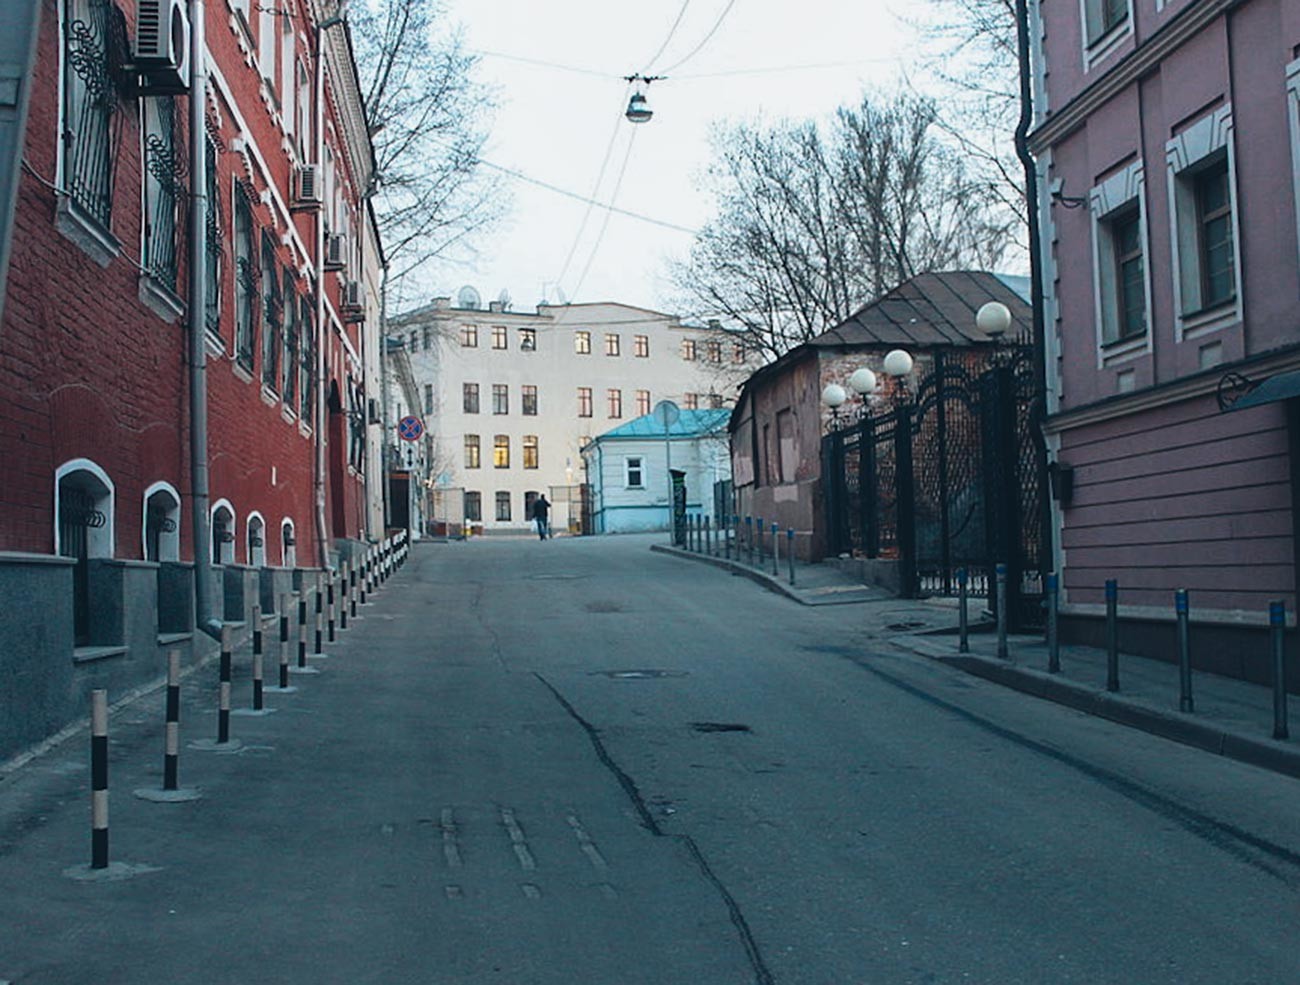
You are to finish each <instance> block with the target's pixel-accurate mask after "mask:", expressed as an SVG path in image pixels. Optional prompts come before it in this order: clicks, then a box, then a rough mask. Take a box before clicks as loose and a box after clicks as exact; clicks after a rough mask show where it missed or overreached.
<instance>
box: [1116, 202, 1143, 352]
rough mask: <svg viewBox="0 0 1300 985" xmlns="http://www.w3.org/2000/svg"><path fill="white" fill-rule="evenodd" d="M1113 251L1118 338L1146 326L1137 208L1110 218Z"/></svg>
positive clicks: (1133, 333) (1140, 222)
mask: <svg viewBox="0 0 1300 985" xmlns="http://www.w3.org/2000/svg"><path fill="white" fill-rule="evenodd" d="M1110 235H1111V241H1112V243H1113V244H1114V251H1115V288H1116V290H1115V299H1116V307H1117V309H1118V310H1117V315H1118V317H1117V319H1116V323H1117V328H1118V330H1119V337H1120V338H1125V339H1126V338H1130V337H1132V336H1134V335H1141V334H1143V333H1144V332H1145V331H1146V330H1147V305H1146V288H1145V283H1146V274H1145V272H1144V264H1143V259H1142V218H1141V215H1140V214H1139V212H1138V210H1137V209H1136V208H1134V209H1129V210H1128V211H1127V212H1125V213H1124V214H1123V215H1121V216H1118V217H1116V218H1115V219H1112V220H1111V222H1110Z"/></svg>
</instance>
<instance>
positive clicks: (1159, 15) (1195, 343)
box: [1030, 0, 1300, 679]
mask: <svg viewBox="0 0 1300 985" xmlns="http://www.w3.org/2000/svg"><path fill="white" fill-rule="evenodd" d="M1031 17H1032V19H1033V23H1032V25H1031V36H1032V37H1034V38H1035V39H1036V44H1037V45H1038V50H1037V51H1036V55H1038V56H1039V57H1038V59H1037V65H1038V71H1037V79H1036V100H1035V101H1036V104H1037V108H1038V115H1037V120H1036V126H1035V129H1034V131H1033V132H1032V134H1031V137H1030V144H1031V149H1032V150H1033V152H1034V154H1035V156H1036V157H1037V159H1038V163H1039V173H1040V188H1041V198H1040V202H1039V214H1040V216H1041V218H1042V224H1043V243H1044V246H1043V262H1044V283H1045V294H1046V322H1047V342H1046V347H1047V363H1048V365H1047V379H1048V389H1049V394H1048V411H1049V418H1048V422H1047V431H1048V440H1049V449H1050V451H1049V457H1050V458H1052V459H1054V460H1055V462H1056V467H1057V468H1058V469H1059V471H1060V476H1059V477H1058V478H1064V479H1065V481H1064V482H1058V484H1057V485H1058V493H1059V498H1058V499H1057V500H1056V503H1055V508H1056V510H1057V521H1058V522H1057V526H1058V529H1059V530H1060V537H1059V543H1058V544H1057V552H1058V556H1057V559H1056V562H1057V563H1056V567H1057V569H1058V570H1059V571H1061V572H1062V575H1063V585H1064V588H1063V600H1062V601H1063V613H1065V616H1066V618H1065V619H1064V621H1063V632H1066V633H1067V634H1068V633H1072V634H1074V635H1075V636H1076V637H1083V638H1091V639H1094V640H1097V639H1100V632H1101V630H1100V624H1099V618H1098V617H1099V616H1100V615H1101V613H1102V611H1103V598H1104V596H1103V591H1104V583H1105V581H1106V579H1108V578H1114V579H1117V581H1118V583H1119V591H1120V607H1121V612H1122V614H1123V616H1124V621H1125V626H1124V630H1123V634H1122V637H1121V645H1122V647H1123V648H1125V649H1132V650H1136V651H1147V652H1152V653H1165V654H1172V651H1173V644H1172V641H1173V631H1172V620H1173V593H1174V591H1175V589H1178V588H1186V589H1188V590H1189V592H1190V597H1191V607H1192V613H1193V622H1194V624H1196V625H1198V627H1199V628H1198V631H1197V637H1196V638H1197V640H1198V641H1199V643H1198V647H1199V648H1198V652H1197V654H1196V658H1197V660H1198V663H1201V664H1203V665H1205V666H1213V667H1214V668H1215V669H1219V670H1223V671H1226V672H1231V673H1235V674H1241V675H1245V676H1249V677H1253V678H1257V679H1262V678H1265V677H1266V675H1267V673H1268V670H1267V655H1266V649H1265V643H1264V640H1263V635H1262V630H1261V629H1260V628H1259V627H1262V626H1263V624H1264V623H1265V621H1266V614H1267V608H1268V602H1269V601H1270V600H1272V599H1283V600H1285V601H1286V603H1287V606H1288V609H1289V610H1291V612H1292V614H1293V613H1294V608H1295V603H1296V581H1295V573H1296V561H1297V556H1298V554H1300V528H1298V527H1297V521H1298V518H1300V511H1298V510H1297V502H1300V500H1298V496H1300V485H1298V484H1297V477H1298V476H1300V455H1298V453H1300V411H1298V410H1297V403H1296V400H1295V399H1283V398H1291V397H1293V395H1296V394H1300V385H1295V383H1294V382H1292V384H1291V385H1290V386H1289V388H1288V386H1287V385H1286V383H1287V380H1288V379H1291V380H1292V381H1294V380H1295V379H1297V378H1287V377H1285V376H1284V375H1282V374H1287V373H1290V372H1294V371H1296V370H1300V263H1298V262H1297V258H1298V252H1297V251H1298V240H1300V221H1298V217H1300V114H1298V109H1300V60H1298V59H1297V51H1300V5H1298V4H1296V3H1292V2H1287V0H1249V2H1224V0H1079V2H1070V3H1053V4H1045V3H1041V2H1039V3H1033V4H1031ZM1231 374H1236V375H1231ZM1269 378H1273V380H1274V382H1273V383H1272V384H1271V385H1270V387H1269V388H1267V389H1265V390H1261V391H1259V392H1258V393H1257V394H1256V395H1255V396H1254V397H1253V398H1249V399H1248V400H1245V401H1243V402H1242V404H1241V405H1240V408H1239V409H1237V410H1234V411H1232V412H1225V410H1224V409H1223V407H1222V406H1221V403H1225V402H1226V401H1220V400H1219V399H1218V397H1219V395H1220V391H1221V390H1223V391H1224V395H1225V396H1226V397H1228V398H1229V399H1230V398H1231V397H1232V396H1234V395H1240V394H1241V393H1242V392H1243V389H1244V388H1249V386H1250V384H1252V383H1259V382H1261V381H1264V380H1266V379H1269ZM1242 380H1245V381H1249V382H1247V383H1242ZM1234 381H1235V382H1236V383H1237V387H1236V389H1235V390H1234V388H1233V386H1232V384H1233V382H1234ZM1270 394H1271V395H1272V396H1273V399H1271V400H1265V399H1264V398H1265V397H1266V396H1269V395H1270ZM1250 402H1255V405H1254V406H1249V407H1248V406H1247V403H1250ZM1070 479H1072V480H1073V481H1072V488H1071V482H1070Z"/></svg>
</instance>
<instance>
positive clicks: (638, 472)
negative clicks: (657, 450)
mask: <svg viewBox="0 0 1300 985" xmlns="http://www.w3.org/2000/svg"><path fill="white" fill-rule="evenodd" d="M623 476H624V482H625V484H626V485H627V488H629V489H644V488H645V470H644V469H643V468H642V466H641V459H640V458H628V459H625V460H624V462H623Z"/></svg>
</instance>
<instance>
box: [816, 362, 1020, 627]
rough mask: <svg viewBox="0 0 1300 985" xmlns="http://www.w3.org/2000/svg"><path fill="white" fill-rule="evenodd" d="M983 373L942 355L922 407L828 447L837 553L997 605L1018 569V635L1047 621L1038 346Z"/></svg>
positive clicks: (856, 428) (925, 587)
mask: <svg viewBox="0 0 1300 985" xmlns="http://www.w3.org/2000/svg"><path fill="white" fill-rule="evenodd" d="M1006 355H1007V358H1006V359H1005V360H1004V361H1003V362H1002V363H1000V364H999V365H995V366H993V367H992V368H984V370H983V372H980V373H979V374H978V375H976V374H975V373H974V372H972V371H971V369H970V368H968V367H966V366H963V365H961V364H960V363H959V362H957V361H955V360H945V359H944V357H943V355H942V354H941V353H937V354H936V355H935V359H934V369H933V371H932V372H931V373H930V374H929V375H927V376H926V377H924V378H923V379H922V380H921V381H920V383H919V385H918V387H917V391H916V394H915V397H914V399H910V400H908V401H906V402H904V403H901V404H898V405H897V406H895V407H894V408H892V409H891V410H889V411H887V412H885V413H880V414H873V415H870V416H867V417H865V418H864V419H862V420H860V421H859V422H858V423H857V424H855V425H852V426H850V427H846V428H841V429H838V430H835V431H832V432H831V433H830V434H828V435H826V437H825V438H824V439H823V446H822V456H823V459H822V460H823V468H824V472H823V474H824V475H825V476H826V477H827V481H826V483H825V498H826V510H827V531H828V546H829V552H830V553H831V554H841V553H846V552H850V551H851V552H855V553H857V554H859V555H861V556H865V557H868V558H884V559H896V560H897V561H898V562H899V567H900V581H901V584H902V589H903V592H904V594H905V595H908V596H919V595H955V594H956V593H957V571H958V570H959V569H961V568H965V569H966V571H967V572H968V576H969V582H968V587H969V590H970V593H971V594H972V595H975V596H982V597H986V598H988V599H989V604H990V605H991V606H992V605H994V604H995V603H996V579H995V578H994V569H995V565H997V564H999V563H1002V564H1006V565H1007V569H1008V573H1007V584H1008V589H1009V591H1008V595H1009V598H1008V603H1009V604H1008V613H1009V618H1010V621H1011V623H1012V625H1014V626H1018V627H1027V626H1037V625H1040V624H1041V622H1042V607H1041V600H1042V571H1043V567H1042V566H1043V563H1044V556H1043V550H1042V545H1043V536H1042V515H1043V513H1042V511H1043V495H1044V492H1045V490H1044V488H1043V475H1044V468H1043V465H1044V454H1043V447H1042V444H1041V441H1040V439H1039V429H1038V424H1037V420H1036V418H1035V416H1034V415H1035V414H1036V412H1037V406H1038V403H1037V401H1036V400H1035V390H1034V380H1033V372H1032V362H1031V359H1032V354H1031V351H1030V350H1029V349H1028V348H1017V349H1015V350H1010V351H1008V352H1007V353H1006Z"/></svg>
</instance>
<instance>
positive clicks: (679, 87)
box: [397, 0, 919, 314]
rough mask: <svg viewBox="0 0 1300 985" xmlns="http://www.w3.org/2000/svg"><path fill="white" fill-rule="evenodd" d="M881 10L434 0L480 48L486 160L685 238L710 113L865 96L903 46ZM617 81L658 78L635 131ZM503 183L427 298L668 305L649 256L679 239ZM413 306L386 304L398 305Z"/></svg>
mask: <svg viewBox="0 0 1300 985" xmlns="http://www.w3.org/2000/svg"><path fill="white" fill-rule="evenodd" d="M893 6H894V5H893V4H891V3H888V2H886V0H687V2H686V3H685V4H683V0H639V2H636V3H632V2H628V0H551V2H549V3H538V2H537V0H447V7H448V13H449V16H450V19H451V20H454V21H457V22H459V23H460V24H461V25H462V26H463V28H464V32H465V42H466V45H467V46H468V47H469V48H470V49H471V50H474V51H477V52H479V53H481V54H482V60H481V62H480V64H479V66H478V70H477V75H478V77H479V78H480V79H481V80H482V81H484V82H485V83H487V84H489V85H491V86H492V87H493V88H494V89H495V90H496V98H497V101H498V104H499V106H498V109H497V111H496V115H495V119H494V122H493V125H492V127H491V135H490V138H489V141H488V144H487V148H486V151H485V153H484V158H485V159H486V160H487V161H489V162H491V163H492V164H494V165H497V166H499V167H501V168H507V169H510V170H511V171H516V172H519V173H521V174H523V175H526V176H527V177H528V178H530V179H534V180H535V181H537V182H542V183H545V184H548V185H552V186H555V187H557V188H561V189H564V190H566V191H568V192H571V193H573V194H574V195H577V196H579V197H581V198H594V199H596V200H598V201H599V202H602V203H609V202H611V201H612V202H613V203H614V204H615V205H616V206H617V207H618V208H620V209H624V210H627V211H629V212H634V213H639V214H641V215H643V216H647V217H650V218H653V219H656V220H659V221H660V222H662V223H666V224H668V225H670V226H677V227H681V229H685V230H691V229H695V228H698V227H699V226H700V225H701V224H702V223H703V222H704V221H705V220H706V219H707V218H708V216H709V214H710V202H709V199H708V197H707V196H706V195H704V194H703V193H702V191H701V190H700V187H699V186H700V177H701V173H702V171H703V170H704V168H705V166H706V165H707V161H708V151H709V145H708V140H707V134H708V129H709V124H710V123H711V122H712V121H714V120H718V119H723V118H726V119H744V118H752V117H755V116H757V115H759V114H762V115H764V116H767V117H770V118H777V117H781V116H794V117H809V116H818V117H821V116H826V115H828V114H830V113H831V112H832V111H833V110H834V109H835V107H836V106H839V105H841V104H844V103H851V102H855V101H856V100H858V99H859V98H860V96H861V94H862V93H863V91H864V90H865V89H867V88H880V87H885V88H893V87H896V86H897V84H898V80H899V78H900V77H901V72H902V69H903V67H904V66H905V65H906V64H907V58H908V56H909V54H910V52H911V51H912V48H913V46H912V44H911V41H910V37H911V32H910V31H909V29H908V28H907V26H906V25H905V24H903V23H902V22H901V21H900V19H899V18H897V17H896V16H895V15H894V14H893V13H891V10H892V9H893ZM910 6H911V7H912V8H913V9H915V8H916V7H917V6H919V5H918V4H911V5H910ZM683 9H684V13H683V14H682V16H681V19H680V23H678V24H677V26H676V30H675V31H674V30H673V25H674V21H675V20H676V19H677V18H678V15H679V13H680V12H682V11H683ZM720 17H721V21H720V22H719V18H720ZM715 24H716V25H717V29H716V32H715V33H713V34H712V36H711V37H709V38H708V40H707V42H705V43H704V45H703V47H701V48H699V50H698V52H696V53H695V54H692V50H693V49H695V48H697V46H699V45H700V43H701V42H703V41H705V38H706V36H708V35H709V33H710V31H711V30H712V29H713V28H714V25H715ZM670 32H671V37H670ZM665 39H668V43H667V46H666V47H665V48H664V49H663V52H662V54H661V55H659V56H658V57H657V58H655V54H656V52H657V51H658V49H659V48H660V46H661V45H662V44H663V42H664V41H665ZM651 59H654V60H653V61H651ZM536 62H546V63H550V66H548V65H542V64H536ZM551 66H564V68H557V67H551ZM808 66H819V67H816V68H813V67H808ZM828 66H829V67H828ZM633 73H643V74H664V75H667V76H668V78H667V79H666V80H664V81H661V82H655V83H654V84H653V85H651V86H650V88H649V90H648V93H647V95H648V98H649V101H650V105H651V108H652V109H653V110H654V119H653V120H651V121H650V122H648V123H644V124H641V125H634V124H631V123H629V122H628V121H627V120H626V119H624V117H623V113H624V110H625V109H626V107H627V100H628V97H629V94H630V93H629V90H628V87H627V83H625V82H624V81H623V80H622V78H621V76H624V75H630V74H633ZM607 157H608V161H607V163H605V162H606V158H607ZM602 163H605V168H604V173H603V177H602V171H601V168H602ZM624 168H626V169H625V170H624ZM620 174H621V176H622V180H621V182H620V181H619V177H620ZM598 179H599V185H598V184H597V182H598ZM508 183H509V185H510V188H511V194H512V197H513V208H512V210H511V214H510V217H509V218H508V219H507V220H506V221H505V222H504V223H503V224H502V225H501V226H500V227H499V228H498V230H497V231H496V232H495V233H493V234H492V235H490V236H488V237H486V238H484V239H483V240H482V241H481V242H480V244H479V256H478V258H477V260H476V261H475V262H474V263H473V264H472V265H468V266H455V267H451V268H447V269H444V270H443V271H442V274H441V276H440V278H439V282H438V284H437V288H436V292H437V293H442V294H448V295H450V296H452V297H453V298H454V297H455V296H456V293H457V291H458V290H459V288H460V287H461V286H462V285H465V284H468V285H472V286H473V287H474V288H476V289H477V290H478V291H479V292H480V294H481V296H482V298H483V301H484V302H487V301H489V300H492V299H495V298H496V297H498V295H499V294H500V292H501V291H503V290H505V291H507V292H509V294H510V296H511V298H512V301H513V305H514V307H515V309H516V310H526V309H528V308H531V307H532V306H533V305H534V304H536V303H537V302H538V301H539V300H542V299H543V298H545V299H546V300H549V301H551V302H552V303H558V302H560V301H561V300H563V299H567V300H568V301H571V302H582V301H621V302H625V303H628V304H635V305H641V306H644V307H650V308H668V307H669V306H670V305H671V304H672V293H673V292H672V289H671V286H670V284H669V282H668V280H667V277H666V259H667V258H668V257H670V256H673V255H678V256H682V255H684V254H685V253H686V251H687V250H688V249H689V246H690V243H691V236H690V234H689V232H683V231H681V230H680V229H672V228H666V227H665V226H662V225H655V224H652V223H650V222H646V221H642V220H640V219H637V218H632V217H630V216H627V215H622V214H619V213H613V214H611V213H609V212H608V211H606V210H605V209H603V208H600V207H595V208H592V209H590V211H589V210H588V206H587V205H585V204H584V203H583V202H581V201H577V200H575V199H573V198H569V197H565V196H564V195H561V194H559V193H557V192H555V191H552V190H548V189H545V188H542V187H539V186H538V185H537V184H530V183H528V182H527V181H524V180H520V179H516V178H511V179H509V180H508ZM584 217H585V219H586V223H585V228H584ZM561 292H563V293H561ZM425 300H427V298H423V297H402V298H398V299H397V302H398V303H397V307H398V308H399V309H401V308H405V307H410V306H412V305H414V304H417V303H422V302H423V301H425ZM681 313H682V314H690V313H689V312H681Z"/></svg>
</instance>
